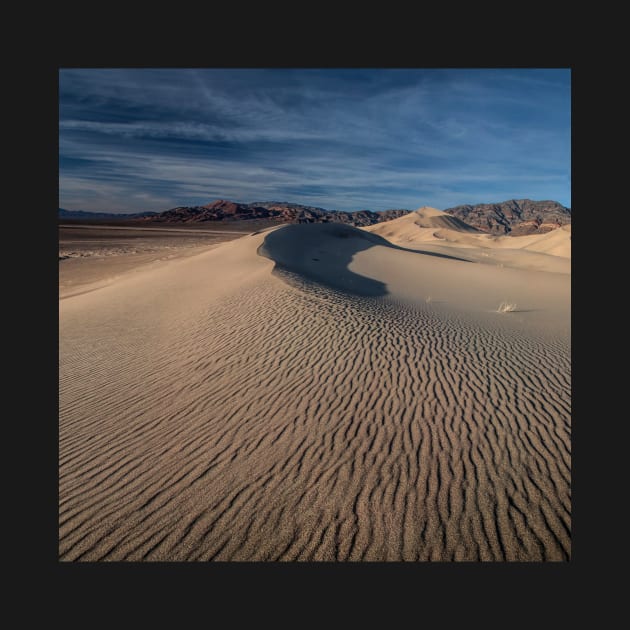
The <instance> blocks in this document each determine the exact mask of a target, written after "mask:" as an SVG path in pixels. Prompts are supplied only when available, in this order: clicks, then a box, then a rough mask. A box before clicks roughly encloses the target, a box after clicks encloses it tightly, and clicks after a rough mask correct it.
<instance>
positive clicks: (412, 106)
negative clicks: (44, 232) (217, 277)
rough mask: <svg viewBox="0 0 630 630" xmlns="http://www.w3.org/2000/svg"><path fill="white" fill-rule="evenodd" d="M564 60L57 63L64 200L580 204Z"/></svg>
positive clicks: (71, 203)
mask: <svg viewBox="0 0 630 630" xmlns="http://www.w3.org/2000/svg"><path fill="white" fill-rule="evenodd" d="M569 98H570V83H569V73H568V71H548V70H547V71H533V70H532V71H530V70H523V71H521V70H516V69H511V70H505V71H501V70H492V71H462V70H460V71H438V70H431V71H401V70H378V71H367V70H360V71H350V70H329V71H324V70H296V69H292V70H62V71H61V76H60V123H59V133H60V205H62V206H63V207H69V208H77V209H79V208H82V209H90V210H111V211H121V212H122V211H139V210H163V209H166V208H169V207H173V206H175V205H180V204H194V203H207V202H208V201H211V200H212V199H215V198H219V197H223V198H230V199H235V200H239V201H254V200H257V201H262V200H270V199H277V200H284V199H286V200H294V201H301V202H304V203H310V204H314V205H321V206H324V207H327V208H331V209H332V208H337V209H344V210H354V209H358V208H371V209H375V210H378V209H385V208H391V207H407V208H413V207H418V206H419V205H425V204H429V205H434V206H436V207H438V208H445V207H448V206H449V205H455V204H458V203H478V202H483V201H501V200H503V199H506V198H510V197H517V198H522V197H530V198H533V199H556V200H558V201H560V202H561V203H565V204H566V205H570V197H569V193H570V180H569V175H570V101H569Z"/></svg>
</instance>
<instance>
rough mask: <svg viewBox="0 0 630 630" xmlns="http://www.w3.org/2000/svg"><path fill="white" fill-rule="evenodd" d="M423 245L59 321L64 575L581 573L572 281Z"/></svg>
mask: <svg viewBox="0 0 630 630" xmlns="http://www.w3.org/2000/svg"><path fill="white" fill-rule="evenodd" d="M403 218H405V217H403ZM392 223H395V222H392ZM382 227H386V224H383V226H382ZM420 245H421V244H419V243H416V244H415V249H416V250H418V251H414V250H412V249H407V248H401V247H400V246H394V245H392V244H391V243H389V242H388V241H387V240H385V239H384V238H382V237H380V236H379V235H378V234H374V233H370V231H367V230H360V229H356V228H352V227H349V226H345V225H335V224H313V225H288V226H285V227H281V228H279V229H276V230H272V231H269V232H263V233H259V234H254V235H248V236H245V237H243V238H240V239H237V240H234V241H231V242H228V243H223V244H221V245H219V246H217V247H214V248H213V249H211V250H209V251H206V252H204V253H200V254H198V255H195V256H191V257H188V258H184V259H177V260H172V261H162V262H160V263H159V264H158V263H156V265H153V266H152V267H151V268H150V269H146V270H144V271H142V270H140V271H138V272H137V273H134V274H127V275H125V276H123V277H122V278H120V279H119V280H118V281H116V282H114V283H112V284H110V285H108V286H105V287H103V288H100V289H98V290H95V291H91V292H89V293H84V294H81V295H76V296H72V297H68V298H65V299H62V300H60V348H59V350H60V383H59V387H60V410H59V411H60V419H59V501H60V503H59V555H60V559H61V560H63V561H75V560H79V561H94V560H127V561H134V560H149V561H160V560H161V561H184V560H189V561H190V560H219V561H225V560H250V561H274V560H281V561H291V560H306V561H322V560H323V561H335V560H342V561H343V560H350V561H399V560H410V561H418V560H419V561H423V560H433V561H451V560H469V561H478V560H483V561H493V560H497V561H501V560H528V561H532V560H568V559H569V558H570V549H571V542H570V538H571V537H570V531H571V455H570V453H571V442H570V430H571V427H570V422H571V416H570V402H571V400H570V316H569V315H570V275H569V274H567V273H557V272H552V271H537V270H532V269H523V268H513V267H509V266H507V265H504V266H503V267H501V266H499V265H498V264H489V263H488V264H481V263H478V262H469V259H470V256H471V255H474V256H477V255H479V252H478V251H477V250H476V249H474V248H472V247H470V246H468V247H465V246H461V247H457V244H455V245H453V244H451V245H449V247H450V249H449V252H450V253H448V254H447V253H444V252H436V251H428V250H427V251H425V250H423V248H422V247H421V246H420ZM506 251H507V250H506ZM457 252H458V253H457ZM456 253H457V255H456ZM479 257H480V256H479ZM480 258H481V257H480ZM550 258H551V257H550ZM505 300H507V301H510V302H513V303H516V305H517V306H516V308H515V310H514V311H513V312H510V313H497V312H496V310H497V308H498V306H499V303H500V302H501V301H505Z"/></svg>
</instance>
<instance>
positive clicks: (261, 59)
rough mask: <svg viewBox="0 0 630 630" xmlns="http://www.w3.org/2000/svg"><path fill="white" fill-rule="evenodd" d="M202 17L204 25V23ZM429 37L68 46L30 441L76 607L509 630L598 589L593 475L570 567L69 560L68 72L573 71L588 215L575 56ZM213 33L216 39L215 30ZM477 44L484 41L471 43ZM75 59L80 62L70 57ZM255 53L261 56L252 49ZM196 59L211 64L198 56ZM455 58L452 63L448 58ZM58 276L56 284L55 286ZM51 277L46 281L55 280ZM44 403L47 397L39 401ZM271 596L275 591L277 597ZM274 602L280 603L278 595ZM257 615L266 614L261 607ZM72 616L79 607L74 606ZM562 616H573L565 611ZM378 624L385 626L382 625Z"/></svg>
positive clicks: (51, 566)
mask: <svg viewBox="0 0 630 630" xmlns="http://www.w3.org/2000/svg"><path fill="white" fill-rule="evenodd" d="M454 10H455V9H454ZM190 17H191V19H194V16H193V15H191V16H190ZM357 28H359V25H357ZM425 28H426V29H430V28H431V25H430V24H427V23H425V24H424V25H423V28H422V29H421V28H418V33H417V38H415V39H413V40H407V41H406V44H407V45H406V48H405V51H408V53H407V54H402V55H398V58H397V59H394V60H392V59H391V50H390V51H389V53H388V52H387V51H386V50H385V48H386V47H387V46H388V45H389V42H388V40H387V39H386V40H385V42H386V43H385V44H382V45H377V43H376V42H377V41H378V38H377V36H374V35H372V36H371V37H370V39H369V41H367V42H366V44H367V45H368V46H366V48H368V49H369V48H372V50H371V51H369V52H368V54H367V55H365V49H362V53H363V59H361V60H359V59H358V58H357V54H354V55H352V54H351V55H350V56H345V57H344V55H343V54H342V55H341V58H339V59H338V60H336V61H331V60H330V59H326V57H325V55H324V56H323V57H322V56H321V54H320V49H321V47H323V46H325V45H327V44H328V43H329V42H330V39H329V38H328V37H325V33H322V38H323V39H322V40H320V41H319V42H318V43H319V47H320V48H318V49H317V50H315V51H312V50H311V53H310V55H309V54H306V59H305V55H304V52H303V51H300V50H298V51H297V52H296V53H295V54H294V48H293V47H294V46H295V45H297V44H301V45H303V46H309V45H313V44H312V42H309V41H308V40H307V41H306V42H305V41H304V40H300V39H299V37H298V36H299V33H297V34H296V37H295V38H291V37H287V38H285V39H284V41H283V42H281V43H284V44H286V47H287V48H285V49H283V50H282V51H280V48H281V46H277V47H276V48H274V52H273V53H272V54H266V53H265V51H264V38H262V37H261V39H260V42H259V43H256V46H257V48H256V51H255V52H252V53H250V54H249V55H248V54H247V53H245V59H243V57H242V56H241V58H240V59H239V58H238V52H237V48H238V46H236V44H237V43H238V42H239V41H241V38H240V37H239V36H238V35H237V34H235V33H232V35H233V37H234V41H233V42H231V44H232V46H231V47H230V48H224V49H219V48H218V47H217V46H215V45H213V46H212V47H210V48H206V46H205V45H204V42H198V43H197V45H192V47H191V46H190V45H189V41H188V40H187V39H186V38H180V37H177V36H176V37H172V38H168V39H166V38H165V39H164V40H163V42H157V43H158V44H159V43H161V44H163V50H157V48H158V46H155V49H154V48H151V49H150V50H146V49H144V48H142V46H143V44H144V42H142V41H140V43H138V44H137V46H138V48H137V49H136V51H135V52H134V54H131V55H130V54H129V53H128V52H127V51H126V50H124V49H120V48H117V49H116V50H115V51H113V50H112V47H113V46H114V45H115V43H116V42H114V43H112V42H111V41H109V45H105V48H104V49H103V50H104V52H102V53H101V52H98V46H99V45H102V44H105V40H108V39H109V38H106V37H102V36H101V37H102V39H103V40H104V41H100V40H99V39H98V38H96V40H95V41H90V42H89V45H87V48H86V44H88V41H89V36H88V35H87V34H83V35H82V37H80V38H78V39H74V40H73V41H72V46H71V47H70V46H68V47H66V50H65V51H64V52H63V53H62V54H60V55H59V60H58V62H57V63H55V64H44V65H45V71H44V80H43V82H42V83H41V84H40V86H41V87H40V89H41V98H42V100H43V102H44V104H45V107H43V108H41V109H43V121H45V123H44V127H45V129H43V132H42V135H41V137H40V139H39V142H38V146H40V147H44V148H43V149H41V150H42V151H43V153H44V155H45V158H44V162H45V166H44V169H43V172H44V173H45V177H44V178H43V180H42V181H44V182H46V189H47V193H46V197H47V198H48V202H45V204H44V206H45V207H44V208H43V209H39V208H38V209H37V221H38V222H40V224H41V225H43V226H44V227H43V232H44V233H43V240H42V244H41V246H40V252H41V253H43V261H42V262H41V263H39V264H40V266H39V267H38V270H37V274H38V275H37V277H33V282H34V284H33V286H36V287H38V290H40V291H41V293H40V294H39V302H38V308H39V309H40V310H39V312H38V315H39V317H40V318H41V320H42V321H45V322H46V324H45V325H46V326H47V325H48V324H50V323H51V322H52V323H54V324H55V326H54V328H53V330H52V331H50V332H52V348H51V346H50V345H49V344H50V340H48V343H44V344H43V346H42V347H47V348H48V350H47V351H46V353H47V357H48V359H50V363H48V364H47V365H48V367H49V368H50V369H49V370H47V371H46V377H45V379H44V385H43V386H42V389H41V392H42V394H41V399H42V402H43V403H44V409H45V411H44V412H43V414H40V415H39V416H38V417H39V418H40V419H41V423H42V424H41V425H40V426H38V427H35V428H34V431H35V432H36V433H35V434H33V433H31V432H30V431H29V432H28V433H31V434H30V436H28V439H31V440H32V439H37V440H38V442H39V443H40V445H43V447H42V450H43V454H42V460H41V461H42V462H46V464H45V471H44V473H43V475H42V477H41V478H42V479H44V482H43V483H44V486H45V490H46V497H45V506H46V509H45V515H44V518H41V516H38V517H35V518H36V519H37V520H36V521H35V522H36V527H35V532H34V533H33V534H32V536H35V540H36V543H37V544H34V545H33V547H34V549H35V551H36V555H35V559H36V561H37V562H43V563H44V569H45V574H46V575H48V577H49V578H50V579H51V580H52V581H54V582H56V583H58V584H60V585H62V588H64V589H65V588H72V589H74V590H72V591H70V592H66V596H67V597H70V598H71V599H74V598H77V597H86V598H88V599H91V597H94V598H95V599H97V600H98V599H100V595H102V596H103V597H105V594H106V593H108V595H107V598H108V599H109V597H110V595H109V593H116V594H117V595H119V596H120V597H121V598H122V599H121V601H122V600H124V599H126V600H127V601H129V602H132V601H133V600H134V597H135V595H134V593H136V592H137V591H138V589H139V590H141V591H144V592H148V591H151V590H152V589H154V591H153V593H154V596H155V597H156V598H157V597H160V596H161V595H163V596H165V597H166V596H167V595H168V594H169V590H170V589H174V590H176V591H177V590H178V587H180V588H184V589H190V596H191V597H194V595H195V594H197V595H199V594H202V595H204V597H203V599H205V601H206V602H207V603H208V604H210V603H212V602H215V603H219V602H218V601H216V599H217V596H219V595H220V592H221V591H225V592H226V593H228V592H232V591H233V592H235V593H239V592H241V591H242V593H243V596H244V597H248V596H249V594H250V593H259V594H260V593H261V592H262V591H266V592H267V593H270V595H271V596H272V599H271V600H269V601H268V602H267V608H274V607H278V608H279V609H284V608H287V607H288V608H290V607H291V605H292V603H291V601H289V600H290V599H291V598H293V597H295V600H294V601H293V603H295V604H298V605H299V604H300V603H302V602H304V600H308V599H310V597H309V591H311V593H312V595H313V598H314V599H319V598H320V597H321V596H322V594H325V595H326V596H327V597H329V599H324V600H320V604H319V605H317V604H316V605H314V606H309V607H308V609H302V612H303V614H305V615H307V616H309V615H311V614H313V615H316V614H317V613H318V612H320V611H321V609H322V608H323V609H324V610H326V609H329V607H330V606H332V605H334V604H335V603H337V604H340V605H342V606H350V607H351V608H355V607H356V608H357V613H359V612H360V610H359V609H362V610H363V612H364V613H365V612H367V613H368V616H369V613H370V609H371V608H372V606H378V604H377V602H378V600H381V599H382V598H383V596H386V595H390V596H391V597H392V598H393V599H400V603H401V604H403V605H404V603H405V600H406V602H407V604H408V605H410V609H409V610H410V613H411V614H414V613H413V611H414V610H415V611H416V612H415V614H414V616H413V617H411V618H410V619H409V621H408V622H409V623H414V624H415V623H423V622H426V620H427V615H429V617H430V618H431V617H433V615H432V614H431V611H432V610H433V611H434V612H436V613H437V615H438V620H439V619H440V618H441V619H442V620H443V621H444V622H446V623H445V625H446V626H447V627H448V625H449V624H448V623H447V622H448V620H449V619H452V617H453V616H454V615H457V613H461V614H463V617H464V619H466V617H467V614H470V616H471V619H472V618H474V617H481V618H485V617H487V618H493V617H494V619H495V620H497V621H499V622H500V624H499V625H508V626H509V625H511V621H510V617H515V618H517V619H523V618H524V617H527V616H528V614H532V613H533V617H534V619H536V618H538V619H541V620H542V619H546V621H547V622H550V621H552V619H550V617H549V616H548V613H547V612H545V609H547V608H549V609H558V610H563V609H566V608H571V604H570V602H571V599H572V597H573V596H575V594H573V593H572V591H571V589H572V588H573V586H574V579H575V577H576V572H577V571H578V570H579V571H580V572H582V576H583V579H585V580H588V579H589V578H588V577H586V574H585V572H584V571H585V563H586V562H588V561H592V560H593V557H594V556H593V552H592V551H589V550H588V545H589V544H591V543H592V541H589V534H590V532H589V528H590V525H589V524H588V521H589V520H590V519H591V518H594V517H592V516H589V514H588V512H589V509H588V508H587V507H586V506H585V501H586V499H585V497H586V495H587V490H586V488H585V487H582V486H581V485H580V484H581V483H583V481H584V479H585V477H587V476H588V475H587V474H585V475H584V476H581V475H579V474H578V475H576V474H575V472H574V473H573V479H574V483H575V480H579V481H578V482H577V483H578V487H577V492H574V494H573V506H572V513H573V514H572V520H573V545H572V546H573V549H572V560H571V561H570V562H567V563H470V564H469V563H418V564H406V563H362V564H352V563H347V564H336V563H292V564H288V563H287V564H284V563H207V564H197V563H191V564H186V563H144V564H141V563H61V562H59V561H58V553H57V549H58V521H57V510H58V459H57V448H56V447H57V446H58V432H57V423H56V422H55V418H56V417H57V415H58V363H57V357H58V354H57V352H58V330H59V328H58V293H57V291H58V277H55V276H53V273H55V271H54V270H55V269H56V267H55V262H54V260H56V257H57V246H58V241H57V218H56V208H57V207H58V70H59V69H60V68H66V67H173V68H176V67H224V68H229V67H251V68H254V67H305V68H307V67H313V68H319V67H343V68H352V67H364V68H365V67H366V68H379V67H383V68H389V67H391V68H415V67H420V68H434V67H437V68H479V67H481V68H486V67H487V68H502V67H505V68H518V67H540V68H554V67H562V68H571V70H572V94H573V101H572V119H573V121H572V139H573V144H572V146H573V151H572V156H573V159H572V209H574V208H575V207H577V208H578V211H579V212H580V211H581V212H585V211H587V210H586V209H585V204H583V203H582V199H583V195H584V190H583V187H579V186H576V175H577V173H576V165H575V159H576V155H575V146H576V145H575V130H576V124H577V120H578V118H577V113H578V110H579V108H578V106H577V103H578V102H580V101H581V99H582V97H583V96H584V92H585V91H586V90H587V89H588V88H587V87H585V86H584V84H583V83H582V81H583V79H582V74H581V72H576V69H575V65H574V64H571V61H570V54H569V53H568V51H567V50H565V49H563V50H562V52H561V54H560V55H556V59H555V60H553V61H552V62H549V61H548V60H547V61H543V62H541V61H540V59H537V60H536V59H531V58H529V59H526V60H525V61H524V62H523V61H522V60H521V61H512V62H510V61H507V62H506V61H502V62H499V63H498V64H497V63H496V61H492V57H493V55H494V56H495V59H496V51H495V52H494V53H493V52H489V54H488V55H487V56H486V58H485V60H484V59H483V58H482V59H480V58H479V55H476V60H474V59H472V57H475V55H474V54H473V55H472V56H471V55H470V54H463V55H460V56H459V57H458V56H457V55H456V57H455V59H453V57H451V60H450V61H444V48H442V49H437V50H433V51H432V52H428V53H427V52H426V50H427V48H428V46H426V45H425V46H421V44H420V42H421V41H422V38H423V29H425ZM209 29H210V30H212V28H211V27H210V26H209ZM279 30H281V29H279ZM545 34H549V33H548V32H547V33H545ZM212 35H213V34H212V33H211V34H210V37H209V39H208V42H207V43H208V46H209V42H210V41H211V40H212V39H213V38H212ZM270 35H273V33H271V34H270ZM390 35H391V34H390ZM472 35H474V33H471V36H472ZM538 35H539V36H538V37H533V39H532V40H530V41H532V45H537V46H544V42H541V40H540V34H538ZM112 36H113V35H112ZM276 36H278V35H276ZM406 37H409V36H408V35H407V36H406ZM425 41H426V40H425ZM508 41H509V42H510V43H512V44H513V45H516V44H515V42H513V41H512V39H511V37H508V36H504V40H503V41H502V40H500V41H498V42H497V41H496V40H495V42H496V44H497V45H498V46H500V45H502V44H503V45H506V44H507V43H508ZM473 42H474V37H471V40H470V45H471V46H474V43H473ZM223 45H225V44H223ZM250 45H251V42H250ZM438 45H439V44H438V43H437V42H435V43H432V44H431V46H438ZM442 45H443V46H444V45H448V40H447V41H445V42H442ZM179 46H181V47H182V48H180V49H179V53H178V52H175V53H174V52H173V51H174V49H177V48H178V47H179ZM219 46H221V44H219ZM419 46H420V50H421V51H425V52H420V53H419V51H418V47H419ZM132 47H133V45H132ZM559 47H560V48H562V47H561V46H559ZM70 48H72V51H73V52H68V50H69V49H70ZM287 49H290V50H291V52H290V54H288V51H287ZM138 50H139V51H140V52H139V53H138ZM182 50H184V55H185V56H186V57H187V59H186V60H185V61H182V60H181V58H180V59H179V60H177V61H173V57H174V56H175V57H177V54H180V55H181V53H182ZM249 50H250V51H251V48H250V49H249ZM396 51H397V52H400V47H397V48H396ZM195 52H197V53H199V54H197V55H195ZM503 52H505V51H503ZM539 52H540V50H539ZM333 54H334V53H333ZM388 54H389V58H388ZM542 54H543V55H545V54H547V51H546V50H544V49H543V50H542ZM309 56H310V59H309ZM499 56H501V55H499ZM446 57H447V58H448V54H447V55H446ZM482 57H483V55H482ZM288 58H290V59H291V62H290V63H287V59H288ZM283 59H284V61H283ZM464 60H465V61H464ZM40 115H42V114H40ZM582 182H583V180H582V181H580V184H581V183H582ZM580 188H581V189H580ZM36 197H37V195H36ZM55 204H56V205H55ZM575 223H576V225H575V228H576V229H575V231H573V233H572V239H573V238H574V236H575V235H576V234H577V247H575V248H574V252H575V253H574V259H573V263H572V271H573V274H574V275H575V274H576V273H577V274H578V275H579V274H580V271H578V269H579V258H580V254H579V242H580V238H581V236H580V230H581V227H580V220H579V218H578V220H577V221H576V222H575ZM574 245H575V242H574ZM576 250H578V251H576ZM48 273H50V278H49V277H48ZM574 275H573V276H572V291H573V309H574V310H573V313H574V314H575V309H576V303H577V302H578V300H577V295H576V293H577V291H578V287H577V285H576V284H575V283H574V282H573V277H574ZM42 276H43V277H45V280H44V279H43V278H42ZM576 324H577V322H576V321H575V318H574V317H572V328H573V330H574V331H575V330H576V329H575V326H576ZM51 327H52V326H51ZM47 332H49V331H47ZM572 341H575V339H572ZM43 352H44V351H42V353H43ZM576 377H577V374H576V373H575V371H574V377H573V409H574V413H575V414H576V416H577V417H578V418H579V419H580V421H581V422H583V419H584V415H583V414H582V413H581V412H579V408H580V407H581V406H582V403H583V402H584V397H583V396H582V395H581V394H582V391H584V390H581V391H580V396H579V400H576V398H577V396H576V394H577V393H578V387H577V384H578V383H579V382H580V381H581V382H582V383H583V381H582V377H581V376H580V377H579V378H576ZM44 392H45V393H44ZM37 397H38V398H39V394H38V395H37ZM42 425H43V426H42ZM588 432H589V429H588V428H587V427H586V426H583V425H582V424H577V427H576V423H575V421H574V434H573V440H572V446H573V455H572V462H573V464H574V466H573V468H574V470H575V462H576V461H577V462H578V463H577V467H578V469H579V467H580V466H582V465H585V464H584V459H583V457H585V455H583V453H582V449H580V447H579V444H580V443H582V444H584V442H583V441H586V442H588V441H589V437H588V435H584V434H586V433H588ZM576 447H577V448H576ZM582 448H584V446H583V447H582ZM589 458H590V453H589ZM589 468H590V465H589ZM39 481H41V479H40V480H39ZM39 481H38V483H39ZM42 541H45V544H43V545H41V544H40V543H42ZM38 547H41V550H39V551H37V549H38ZM33 570H34V571H38V570H39V569H37V568H35V567H34V568H33ZM99 589H104V590H101V592H100V595H99V593H98V591H99ZM250 589H251V591H250ZM270 589H272V590H271V591H270ZM274 592H275V595H273V593H274ZM219 599H220V597H219ZM497 600H500V601H499V604H501V608H502V606H503V605H511V606H512V607H513V608H512V613H511V615H510V617H507V618H506V617H504V618H503V620H502V621H501V620H500V619H497V617H500V615H498V614H497V610H496V609H495V602H496V601H497ZM438 601H439V604H438ZM252 605H254V604H253V602H252ZM70 606H72V604H71V603H70ZM154 606H155V607H156V609H157V610H159V609H160V601H159V599H156V602H155V603H154ZM243 606H247V602H246V601H244V602H243ZM391 612H392V614H391V618H389V620H390V621H391V622H393V621H394V620H395V619H396V611H391ZM559 614H560V613H559ZM359 616H360V614H359ZM562 617H564V612H563V614H562ZM562 617H561V618H562ZM207 619H208V620H209V621H213V620H214V621H219V619H216V618H214V614H213V612H212V611H209V615H208V617H207ZM387 619H388V615H386V616H385V620H387ZM374 620H375V621H376V617H374ZM559 621H560V620H559V619H558V622H559ZM296 623H300V622H299V620H296ZM431 625H433V623H431ZM440 625H441V624H440Z"/></svg>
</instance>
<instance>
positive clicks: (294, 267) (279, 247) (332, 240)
mask: <svg viewBox="0 0 630 630" xmlns="http://www.w3.org/2000/svg"><path fill="white" fill-rule="evenodd" d="M374 245H384V246H389V243H388V242H387V241H386V240H385V239H384V238H382V237H380V236H377V235H376V234H370V233H369V232H363V231H361V230H358V229H357V228H354V227H351V226H347V225H338V224H326V223H321V224H305V225H300V224H297V225H287V226H285V227H283V228H281V229H278V230H275V231H273V232H270V233H269V234H267V236H266V237H265V240H264V242H263V244H262V245H261V246H260V247H259V249H258V253H259V254H260V255H261V256H265V257H266V258H269V259H271V260H273V261H274V262H275V263H276V267H275V268H274V273H277V272H278V271H280V272H282V270H286V271H291V272H294V273H298V274H299V275H301V276H304V277H306V278H308V279H310V280H316V281H318V282H321V283H323V284H326V285H328V286H333V287H334V288H337V289H342V290H345V291H348V292H349V293H352V294H354V295H362V296H372V297H375V296H383V295H387V288H386V285H385V284H384V283H383V282H380V281H378V280H373V279H372V278H367V277H366V276H362V275H359V274H357V273H354V272H353V271H350V269H349V268H348V267H349V265H350V262H351V261H352V258H353V256H354V255H355V254H357V253H358V252H361V251H363V250H366V249H369V248H370V247H373V246H374ZM280 275H281V276H282V273H280ZM282 277H283V278H285V276H282Z"/></svg>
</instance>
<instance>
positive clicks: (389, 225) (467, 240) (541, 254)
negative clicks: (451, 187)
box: [362, 207, 571, 274]
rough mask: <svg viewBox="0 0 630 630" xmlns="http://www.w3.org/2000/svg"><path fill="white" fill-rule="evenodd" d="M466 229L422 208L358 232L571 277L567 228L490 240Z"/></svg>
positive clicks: (433, 210) (569, 243)
mask: <svg viewBox="0 0 630 630" xmlns="http://www.w3.org/2000/svg"><path fill="white" fill-rule="evenodd" d="M451 219H454V220H455V221H457V222H458V223H454V222H452V221H451ZM467 228H470V226H467V225H466V224H465V223H463V222H462V221H460V220H459V219H455V217H451V216H450V215H448V214H446V213H445V212H442V211H441V210H437V209H435V208H427V207H424V208H419V209H418V210H416V211H415V212H411V213H409V214H407V215H405V216H403V217H400V218H398V219H394V220H393V221H388V222H386V223H377V224H376V225H371V226H368V227H365V228H362V229H364V230H366V231H368V232H370V233H371V234H377V235H379V236H382V237H383V238H385V239H387V240H388V241H389V242H390V243H392V244H396V245H400V246H403V247H406V248H410V249H420V248H421V249H423V250H424V251H433V252H441V253H445V254H449V255H453V256H463V257H465V258H467V259H468V260H470V261H474V262H480V263H483V264H490V265H502V266H507V267H512V268H517V269H527V270H537V271H550V272H554V273H565V274H569V273H571V226H570V225H564V226H562V227H560V228H558V229H556V230H552V231H551V232H547V233H546V234H532V235H528V236H494V235H491V234H484V233H483V232H479V231H478V230H475V228H470V229H467Z"/></svg>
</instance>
